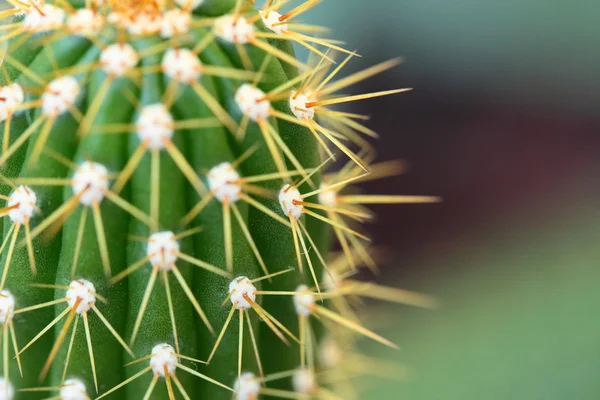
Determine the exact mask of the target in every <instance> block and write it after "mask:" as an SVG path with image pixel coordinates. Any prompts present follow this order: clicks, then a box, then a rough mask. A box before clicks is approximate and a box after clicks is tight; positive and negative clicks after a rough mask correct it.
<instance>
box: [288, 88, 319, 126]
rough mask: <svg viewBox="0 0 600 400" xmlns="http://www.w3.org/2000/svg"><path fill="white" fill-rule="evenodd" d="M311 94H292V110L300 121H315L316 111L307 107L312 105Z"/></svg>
mask: <svg viewBox="0 0 600 400" xmlns="http://www.w3.org/2000/svg"><path fill="white" fill-rule="evenodd" d="M311 101H312V100H311V99H310V93H308V94H306V93H296V92H292V94H291V95H290V110H291V111H292V113H293V114H294V115H295V116H296V118H298V119H299V120H305V119H313V118H314V117H315V109H314V108H313V107H310V108H309V107H306V103H310V102H311Z"/></svg>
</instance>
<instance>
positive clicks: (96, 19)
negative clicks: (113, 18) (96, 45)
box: [67, 8, 104, 36]
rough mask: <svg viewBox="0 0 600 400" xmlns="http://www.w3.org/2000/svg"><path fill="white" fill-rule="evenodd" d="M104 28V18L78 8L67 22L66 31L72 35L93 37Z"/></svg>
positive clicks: (91, 11) (88, 10)
mask: <svg viewBox="0 0 600 400" xmlns="http://www.w3.org/2000/svg"><path fill="white" fill-rule="evenodd" d="M103 26H104V17H103V16H102V15H100V14H98V13H97V12H95V11H94V10H92V9H89V8H80V9H79V10H76V11H75V12H74V13H73V14H71V16H70V17H69V19H68V20H67V29H68V30H69V31H70V32H71V33H73V34H74V35H81V36H94V35H97V34H99V33H100V31H101V30H102V27H103Z"/></svg>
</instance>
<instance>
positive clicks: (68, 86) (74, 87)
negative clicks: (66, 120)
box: [42, 76, 81, 117]
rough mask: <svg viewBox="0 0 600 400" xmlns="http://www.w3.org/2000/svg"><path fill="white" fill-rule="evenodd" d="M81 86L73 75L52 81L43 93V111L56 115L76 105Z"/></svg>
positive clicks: (48, 114)
mask: <svg viewBox="0 0 600 400" xmlns="http://www.w3.org/2000/svg"><path fill="white" fill-rule="evenodd" d="M80 91H81V87H80V86H79V83H78V82H77V79H75V78H74V77H72V76H62V77H60V78H58V79H55V80H53V81H51V82H50V83H49V84H48V86H46V90H45V91H44V94H43V95H42V113H43V114H44V115H46V116H49V117H56V116H58V115H61V114H63V113H65V112H67V111H68V110H69V108H71V107H73V106H74V105H75V102H76V101H77V96H79V92H80Z"/></svg>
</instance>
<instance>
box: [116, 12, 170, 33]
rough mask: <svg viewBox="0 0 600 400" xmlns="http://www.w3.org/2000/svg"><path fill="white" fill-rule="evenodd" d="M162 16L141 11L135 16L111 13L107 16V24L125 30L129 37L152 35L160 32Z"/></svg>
mask: <svg viewBox="0 0 600 400" xmlns="http://www.w3.org/2000/svg"><path fill="white" fill-rule="evenodd" d="M162 19H163V18H162V15H161V14H158V13H155V12H146V11H142V12H140V13H137V14H131V13H127V14H122V13H118V12H112V13H110V14H108V22H110V23H111V24H112V25H118V26H121V27H124V28H125V29H127V32H129V33H130V34H131V35H134V36H138V35H153V34H155V33H158V32H160V29H161V27H162Z"/></svg>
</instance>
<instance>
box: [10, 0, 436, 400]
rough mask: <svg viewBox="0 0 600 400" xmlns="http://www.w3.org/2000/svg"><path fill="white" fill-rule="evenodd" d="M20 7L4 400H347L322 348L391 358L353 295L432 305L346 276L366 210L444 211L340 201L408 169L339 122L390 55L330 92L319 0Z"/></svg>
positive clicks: (14, 10)
mask: <svg viewBox="0 0 600 400" xmlns="http://www.w3.org/2000/svg"><path fill="white" fill-rule="evenodd" d="M8 3H10V6H11V7H10V8H9V9H7V10H6V11H2V12H1V13H0V15H2V17H3V18H4V19H6V20H7V21H6V23H5V24H4V25H3V26H2V30H1V31H0V37H1V38H2V39H1V40H0V41H1V42H2V44H3V45H4V47H5V51H4V53H3V54H2V64H1V69H2V71H1V72H2V74H1V76H0V84H1V86H2V87H1V89H0V120H1V121H2V125H1V127H0V137H1V141H2V144H1V147H2V151H1V155H0V165H1V167H2V174H1V175H0V179H1V180H2V186H1V190H2V193H1V197H2V199H3V200H4V201H5V202H6V205H5V207H4V208H2V213H1V216H2V218H1V220H0V221H1V223H2V224H3V226H2V228H3V229H2V231H3V235H2V246H1V249H0V254H1V260H0V263H1V268H2V275H1V280H0V291H1V293H0V317H1V318H2V322H3V324H2V331H1V332H0V333H1V337H2V346H1V349H0V350H1V352H2V366H1V370H2V375H1V376H2V378H1V381H0V392H1V393H0V398H3V399H12V398H17V399H21V398H23V399H29V398H31V399H37V398H47V397H52V398H56V399H64V400H66V399H70V400H73V399H77V400H79V399H91V398H104V397H106V398H110V399H140V398H144V399H150V398H152V399H155V398H156V399H159V398H165V399H166V398H169V399H174V398H185V399H199V398H210V399H221V398H222V399H226V398H227V399H228V398H232V397H234V398H237V399H238V400H245V399H257V398H258V397H259V396H273V397H283V398H309V397H311V396H314V397H315V398H340V397H342V398H350V397H348V396H349V395H347V394H337V395H336V394H334V392H333V390H334V389H335V387H336V386H335V385H334V386H332V387H330V388H328V387H326V385H325V383H324V382H323V383H321V382H320V381H319V379H317V375H316V373H317V371H318V372H319V375H318V376H321V374H324V373H330V372H331V371H333V370H335V368H336V367H337V366H336V365H335V364H340V363H339V362H335V360H337V358H336V357H335V356H333V355H332V354H337V353H336V350H335V349H334V350H332V349H333V347H332V346H334V345H340V346H342V345H343V346H353V343H354V342H355V341H356V337H357V336H364V337H367V338H370V339H373V340H376V341H379V342H381V343H382V344H384V345H387V346H390V347H396V345H395V344H394V343H391V342H390V341H389V340H387V339H385V338H384V337H382V336H380V335H378V334H376V333H375V332H373V331H371V330H369V329H367V328H366V327H364V326H363V325H362V324H361V322H360V321H359V319H358V317H357V316H356V314H355V313H354V311H353V308H352V307H351V306H350V304H349V303H348V302H346V300H345V298H346V297H347V296H371V297H376V298H381V299H384V300H389V301H396V302H401V303H408V304H412V305H417V306H424V307H431V306H433V305H434V303H433V301H432V300H431V299H430V298H429V297H427V296H424V295H419V294H415V293H411V292H405V291H398V290H395V289H392V288H384V287H380V286H376V285H374V284H369V283H361V282H359V281H355V280H350V277H351V275H353V274H354V273H355V272H356V271H357V270H358V269H359V268H361V267H362V266H363V265H366V266H368V267H369V268H371V269H373V270H375V268H376V264H375V261H374V260H373V258H372V256H371V255H370V254H371V252H372V251H371V249H370V248H369V247H368V246H367V241H368V237H367V236H366V234H365V233H364V232H363V229H362V228H360V227H359V226H357V223H359V222H363V221H366V220H369V219H371V218H372V214H371V213H370V212H369V211H368V210H367V209H366V208H365V207H364V205H365V204H373V203H409V202H417V203H423V202H425V203H428V202H436V201H438V199H437V198H435V197H428V196H422V197H421V196H370V195H357V194H347V195H346V194H342V193H340V192H341V191H343V190H346V188H347V187H348V186H349V185H351V184H353V183H357V182H360V181H364V180H367V179H373V178H375V177H384V176H387V175H390V174H395V173H397V172H399V171H398V168H397V167H398V164H384V165H372V163H371V161H372V158H373V151H372V149H371V148H370V147H369V144H368V141H367V140H365V135H366V136H376V134H375V133H374V132H372V131H370V130H369V129H368V128H366V127H365V126H363V125H362V124H361V121H362V120H364V119H365V117H364V116H362V115H359V114H354V113H349V112H343V111H339V110H337V109H336V107H335V106H336V105H339V104H343V103H348V102H354V101H359V100H364V99H368V98H373V97H378V96H386V95H391V94H395V93H400V92H403V91H406V90H407V89H398V90H391V91H385V92H377V93H369V94H361V95H352V96H347V95H342V94H338V93H339V92H340V91H342V90H345V89H346V88H347V87H349V86H350V85H352V84H354V83H357V82H359V81H361V80H363V79H366V78H368V77H371V76H373V75H375V74H378V73H381V72H383V71H385V70H388V69H390V68H392V67H394V66H396V65H397V64H398V60H392V61H389V62H386V63H383V64H380V65H377V66H375V67H372V68H369V69H367V70H364V71H361V72H359V73H356V74H353V75H350V76H348V77H346V78H343V79H339V80H338V79H337V76H338V74H339V73H340V71H341V70H342V69H343V67H344V66H345V65H346V64H347V63H348V62H350V61H351V60H352V58H353V57H355V56H356V53H354V52H350V51H347V50H346V49H344V48H343V47H342V45H341V43H340V42H338V41H335V40H331V39H324V38H321V37H320V35H321V33H322V32H323V29H322V28H320V27H316V26H310V25H304V24H301V23H300V22H299V17H300V16H302V15H303V14H304V13H305V12H306V11H308V10H309V9H311V8H313V7H314V6H316V5H317V3H318V1H315V0H307V1H299V2H288V1H279V0H276V1H274V0H269V1H266V2H265V4H262V5H260V6H259V5H255V4H253V3H254V2H253V1H242V0H237V1H236V0H174V1H168V0H164V1H161V0H86V1H83V0H71V1H67V0H62V1H59V0H56V1H48V0H46V1H44V0H9V1H8ZM292 3H296V4H292ZM8 18H12V22H11V21H8ZM294 44H295V45H299V46H303V47H305V48H306V49H307V50H308V51H309V53H311V57H310V59H309V60H308V61H307V62H301V61H299V60H297V58H296V56H295V55H294V52H293V49H292V46H293V45H294ZM336 53H337V54H342V55H344V59H343V60H342V61H341V62H339V64H337V63H336V62H335V60H334V57H335V56H334V54H336ZM353 149H354V150H353ZM345 159H347V161H344V160H345ZM333 160H338V161H342V162H344V163H346V162H347V164H345V165H344V166H343V167H342V168H341V169H339V171H338V172H332V173H325V171H326V169H328V168H329V167H330V165H332V164H334V163H333ZM334 238H335V239H336V240H337V241H338V242H339V245H340V246H341V250H342V252H341V255H340V257H339V258H338V259H333V258H332V255H331V254H330V253H329V248H330V247H331V243H330V242H331V241H333V240H332V239H334ZM313 316H315V317H318V318H313ZM323 327H325V328H326V329H324V328H323ZM325 331H327V332H325ZM332 343H333V345H332ZM323 346H325V347H326V349H327V350H325V351H321V353H322V357H321V358H319V357H318V354H319V348H323ZM340 348H342V347H340ZM337 351H339V349H338V350H337ZM332 359H333V360H334V361H332ZM338 361H339V360H338ZM338 366H339V365H338ZM351 377H352V375H350V376H349V378H351Z"/></svg>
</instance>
